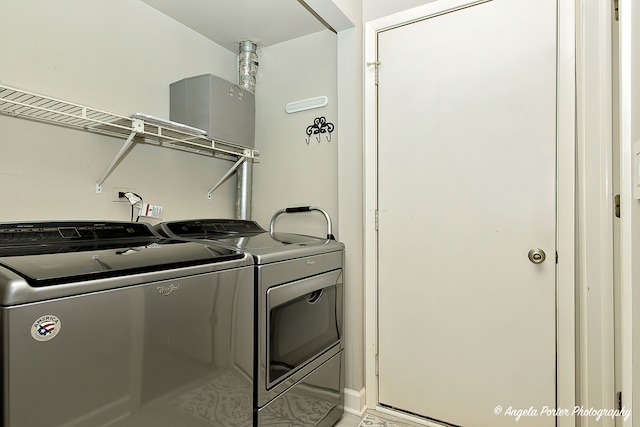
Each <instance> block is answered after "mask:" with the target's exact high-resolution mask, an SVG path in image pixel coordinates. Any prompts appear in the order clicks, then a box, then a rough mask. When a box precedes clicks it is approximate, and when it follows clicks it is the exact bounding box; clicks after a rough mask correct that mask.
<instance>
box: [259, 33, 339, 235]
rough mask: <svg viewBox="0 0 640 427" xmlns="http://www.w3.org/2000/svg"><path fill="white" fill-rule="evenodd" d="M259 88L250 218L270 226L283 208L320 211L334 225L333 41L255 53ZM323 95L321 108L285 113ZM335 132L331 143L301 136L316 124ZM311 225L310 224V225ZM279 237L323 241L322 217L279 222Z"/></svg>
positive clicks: (312, 39) (309, 40) (304, 41)
mask: <svg viewBox="0 0 640 427" xmlns="http://www.w3.org/2000/svg"><path fill="white" fill-rule="evenodd" d="M259 54H260V68H259V70H258V77H257V82H256V111H257V113H256V148H257V149H258V150H260V161H259V162H257V163H255V165H254V167H253V171H254V176H253V215H252V219H254V220H256V221H258V223H260V224H261V225H262V226H264V227H268V226H269V221H270V219H271V216H272V215H273V213H274V212H275V211H277V210H278V209H281V208H286V207H291V206H308V205H313V206H319V207H321V208H323V209H325V210H326V211H327V212H328V213H329V215H330V216H331V218H332V219H333V220H334V221H335V222H337V218H338V215H337V212H338V198H337V194H338V177H337V175H338V174H337V153H338V144H340V143H341V142H340V141H339V139H338V133H337V128H338V126H339V124H338V123H337V91H336V36H335V34H334V33H332V32H330V31H328V30H325V31H321V32H319V33H315V34H312V35H310V36H306V37H301V38H298V39H295V40H291V41H287V42H284V43H280V44H277V45H274V46H270V47H266V48H262V49H260V52H259ZM321 95H324V96H327V97H328V98H329V103H328V105H327V106H326V107H323V108H320V109H315V110H307V111H303V112H299V113H294V114H287V113H286V112H285V110H284V108H285V105H286V104H287V103H289V102H292V101H299V100H302V99H307V98H312V97H316V96H321ZM318 117H325V118H326V120H327V121H328V122H330V123H333V124H334V125H335V129H336V130H334V132H333V133H332V134H331V142H328V141H327V139H326V134H325V135H322V136H321V138H320V142H318V141H317V140H316V136H315V135H312V136H311V140H310V142H309V144H307V143H306V140H307V134H306V129H307V127H308V126H310V125H312V124H313V122H314V119H315V118H318ZM310 220H311V221H310ZM277 229H279V230H290V231H294V230H295V231H297V232H302V233H308V234H313V235H320V236H323V235H325V234H326V231H325V230H326V225H325V222H324V217H322V216H321V215H319V214H317V215H316V214H296V215H289V216H285V217H282V220H281V221H280V220H279V221H278V227H277Z"/></svg>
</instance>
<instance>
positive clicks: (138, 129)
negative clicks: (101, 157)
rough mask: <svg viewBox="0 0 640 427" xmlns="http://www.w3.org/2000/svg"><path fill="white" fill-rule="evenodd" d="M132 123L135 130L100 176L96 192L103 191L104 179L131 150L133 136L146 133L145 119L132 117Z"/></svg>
mask: <svg viewBox="0 0 640 427" xmlns="http://www.w3.org/2000/svg"><path fill="white" fill-rule="evenodd" d="M132 125H133V130H132V132H131V135H129V137H128V138H127V140H126V141H125V142H124V144H122V147H120V150H119V151H118V152H117V153H116V156H115V157H114V158H113V160H112V161H111V163H110V164H109V166H107V169H106V170H105V171H104V173H103V174H102V176H100V178H98V182H97V183H96V193H98V194H100V193H102V184H104V181H105V180H106V179H107V177H108V176H109V174H111V172H113V170H114V169H115V167H116V165H117V164H118V162H119V161H120V160H121V159H122V158H123V157H124V156H125V154H127V151H129V148H131V146H132V145H133V143H134V141H133V138H134V137H135V136H136V135H137V134H139V133H140V134H143V133H144V121H142V120H140V119H132Z"/></svg>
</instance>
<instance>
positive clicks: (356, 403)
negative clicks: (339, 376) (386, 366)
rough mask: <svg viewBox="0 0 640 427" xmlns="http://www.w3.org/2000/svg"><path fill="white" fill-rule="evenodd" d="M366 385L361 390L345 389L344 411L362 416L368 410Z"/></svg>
mask: <svg viewBox="0 0 640 427" xmlns="http://www.w3.org/2000/svg"><path fill="white" fill-rule="evenodd" d="M365 396H366V395H365V389H364V387H363V388H362V389H361V390H360V391H356V390H351V389H349V388H345V389H344V411H345V412H346V413H348V414H353V415H356V416H358V417H362V416H363V415H364V412H365V411H366V410H367V401H366V399H365Z"/></svg>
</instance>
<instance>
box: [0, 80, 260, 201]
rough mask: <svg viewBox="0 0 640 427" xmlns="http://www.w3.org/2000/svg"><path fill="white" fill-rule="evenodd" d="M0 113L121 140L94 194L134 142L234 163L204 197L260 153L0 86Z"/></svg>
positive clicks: (138, 117)
mask: <svg viewBox="0 0 640 427" xmlns="http://www.w3.org/2000/svg"><path fill="white" fill-rule="evenodd" d="M0 114H6V115H8V116H11V117H19V118H23V119H30V120H35V121H39V122H45V123H52V124H56V125H61V126H65V127H70V128H75V129H81V130H85V131H89V132H95V133H100V134H103V135H109V136H114V137H117V138H121V139H125V142H124V144H123V145H122V147H121V148H120V150H119V151H118V153H117V154H116V156H115V157H114V159H113V160H112V161H111V163H110V164H109V166H107V169H106V170H105V172H104V173H103V174H102V176H101V177H100V178H99V179H98V181H97V183H96V193H101V192H102V185H103V184H104V181H105V180H106V179H107V177H108V176H109V175H110V174H111V173H112V172H113V170H114V169H115V168H116V166H117V165H118V164H119V162H120V161H121V160H122V158H123V157H124V156H125V155H126V154H127V152H128V151H129V149H130V148H131V147H132V145H133V144H134V143H135V142H136V141H141V142H147V143H152V144H156V145H159V146H166V147H171V148H176V149H180V150H185V151H188V152H191V153H194V154H204V155H213V156H215V157H218V158H221V159H225V160H234V161H236V163H235V164H234V165H233V167H232V168H231V170H230V171H229V172H227V173H226V174H225V176H224V177H223V178H222V179H221V181H220V182H219V183H218V184H216V185H215V186H214V187H213V188H212V189H211V190H209V192H208V193H207V197H208V198H211V193H212V192H213V191H214V190H215V189H216V188H217V187H218V186H219V185H220V184H221V183H222V181H224V180H225V179H227V178H228V177H229V175H231V174H232V173H233V172H234V171H235V170H236V169H237V168H238V166H240V164H242V161H244V160H245V159H254V160H257V159H258V158H259V157H260V153H259V152H258V151H257V150H254V149H253V148H249V147H245V146H241V145H236V144H232V143H227V142H224V141H217V140H213V139H211V138H209V137H207V136H206V135H205V134H204V131H201V130H199V129H194V128H190V127H189V126H186V125H183V124H180V123H174V122H170V121H168V120H163V119H158V118H155V117H152V116H146V115H143V114H134V115H132V116H123V115H120V114H115V113H109V112H107V111H101V110H97V109H94V108H90V107H87V106H84V105H80V104H74V103H71V102H68V101H63V100H60V99H56V98H52V97H49V96H45V95H40V94H36V93H32V92H27V91H24V90H22V89H17V88H13V87H10V86H5V85H0Z"/></svg>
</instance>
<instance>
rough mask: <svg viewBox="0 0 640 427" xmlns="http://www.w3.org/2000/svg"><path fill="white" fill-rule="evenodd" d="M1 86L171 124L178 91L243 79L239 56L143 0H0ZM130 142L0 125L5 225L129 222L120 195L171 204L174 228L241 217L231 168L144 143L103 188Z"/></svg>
mask: <svg viewBox="0 0 640 427" xmlns="http://www.w3.org/2000/svg"><path fill="white" fill-rule="evenodd" d="M0 16H2V25H0V52H2V55H0V84H4V85H8V86H13V87H17V88H20V89H24V90H27V91H32V92H36V93H42V94H45V95H49V96H53V97H57V98H60V99H64V100H68V101H71V102H77V103H81V104H86V105H89V106H91V107H94V108H98V109H102V110H106V111H112V112H115V113H119V114H125V115H129V114H132V113H136V112H141V113H145V114H151V115H155V116H158V117H163V118H169V84H170V83H172V82H174V81H177V80H180V79H182V78H184V77H188V76H193V75H198V74H204V73H213V74H216V75H218V76H220V77H223V78H225V79H227V80H231V81H236V74H237V71H236V70H237V58H236V56H235V55H234V54H233V53H231V52H229V51H228V50H226V49H223V48H222V47H220V46H218V45H216V44H215V43H213V42H211V41H209V40H207V39H205V38H204V37H203V36H201V35H199V34H197V33H195V32H194V31H192V30H190V29H188V28H186V27H184V26H183V25H182V24H179V23H178V22H176V21H174V20H172V19H170V18H168V17H166V16H165V15H162V14H161V13H159V12H158V11H156V10H155V9H153V8H151V7H149V6H148V5H146V4H144V3H141V2H139V1H138V0H112V1H109V2H85V1H80V0H56V1H47V2H43V1H38V0H23V1H10V0H2V1H0ZM123 142H124V141H122V140H119V139H116V138H111V137H104V136H100V135H95V134H91V133H88V132H83V131H78V130H70V129H64V128H59V127H56V126H51V125H43V124H38V123H34V122H30V121H27V120H23V119H16V118H11V117H7V116H0V150H1V152H2V156H0V194H2V196H3V197H2V198H3V207H2V209H1V210H0V221H18V220H37V219H105V220H106V219H108V220H128V219H129V215H130V209H129V207H128V206H127V205H126V204H125V203H116V202H113V201H112V200H111V199H112V188H113V187H132V188H135V189H136V191H137V192H138V193H139V194H140V195H142V196H143V197H144V198H145V201H148V202H150V203H156V204H162V205H164V208H165V219H177V218H184V217H200V216H224V217H228V216H230V215H232V214H233V192H234V191H235V182H234V180H233V179H231V180H229V181H228V182H227V183H225V184H224V185H223V186H222V187H221V188H220V189H218V190H217V191H216V193H214V196H213V200H207V198H206V193H207V190H208V188H209V187H210V186H211V185H213V184H214V183H215V182H216V181H217V180H218V179H219V178H220V177H221V176H222V175H223V174H224V172H225V171H226V170H227V169H228V168H229V167H231V165H232V163H230V162H227V161H223V160H219V159H211V158H208V157H204V156H199V155H194V154H189V153H184V152H178V151H176V150H171V149H161V148H158V147H154V146H150V145H143V144H137V145H135V146H134V147H133V148H132V150H131V151H130V153H129V155H128V156H127V157H125V158H124V160H123V161H122V162H121V164H120V166H119V167H118V168H117V169H116V170H115V171H114V172H113V173H112V174H111V175H110V176H109V177H108V178H107V180H106V182H105V183H104V185H103V189H104V191H103V193H102V194H96V193H95V183H96V180H97V179H98V178H99V177H100V175H101V174H102V172H103V171H104V169H105V168H106V166H107V165H108V164H109V162H110V161H111V159H112V158H113V156H114V155H115V153H116V152H117V151H118V150H119V148H120V147H121V145H122V143H123Z"/></svg>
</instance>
